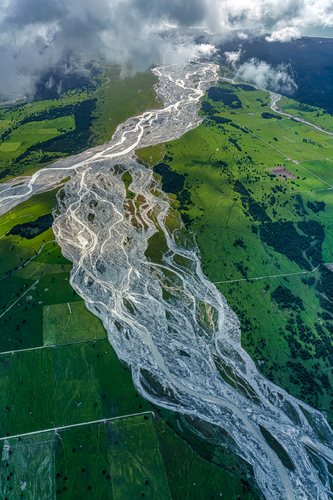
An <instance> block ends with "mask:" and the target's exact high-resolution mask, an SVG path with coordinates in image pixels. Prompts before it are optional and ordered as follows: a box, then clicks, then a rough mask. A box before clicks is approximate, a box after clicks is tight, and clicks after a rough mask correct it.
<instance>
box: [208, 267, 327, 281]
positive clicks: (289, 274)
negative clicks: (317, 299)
mask: <svg viewBox="0 0 333 500" xmlns="http://www.w3.org/2000/svg"><path fill="white" fill-rule="evenodd" d="M321 265H322V264H319V265H318V266H317V267H315V268H314V269H312V271H300V272H298V273H288V274H272V275H270V276H258V277H257V278H240V279H237V280H226V281H214V282H213V283H214V285H218V284H220V283H235V282H236V281H254V280H263V279H265V278H280V277H283V276H295V275H297V274H311V273H314V272H315V271H317V269H318V267H320V266H321ZM323 265H324V266H325V264H323Z"/></svg>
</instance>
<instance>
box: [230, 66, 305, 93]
mask: <svg viewBox="0 0 333 500" xmlns="http://www.w3.org/2000/svg"><path fill="white" fill-rule="evenodd" d="M288 69H289V68H288V66H287V65H279V66H276V67H273V66H271V65H270V64H268V63H266V62H264V61H259V60H258V59H255V58H252V59H250V60H249V61H246V62H245V63H244V64H242V65H241V66H239V67H238V69H237V71H236V78H237V79H240V80H243V81H245V82H249V83H254V84H255V85H256V86H257V87H259V88H260V89H265V90H272V91H275V92H281V93H286V94H292V93H293V92H294V91H295V90H296V89H297V85H296V83H295V82H294V80H293V78H292V76H291V75H290V74H289V73H288Z"/></svg>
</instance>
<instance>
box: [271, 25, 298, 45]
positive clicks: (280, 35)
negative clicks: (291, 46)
mask: <svg viewBox="0 0 333 500" xmlns="http://www.w3.org/2000/svg"><path fill="white" fill-rule="evenodd" d="M298 38H301V32H300V30H299V29H298V28H295V27H294V26H286V27H285V28H281V29H279V30H277V31H273V33H272V34H271V35H270V36H266V40H267V42H291V40H297V39H298Z"/></svg>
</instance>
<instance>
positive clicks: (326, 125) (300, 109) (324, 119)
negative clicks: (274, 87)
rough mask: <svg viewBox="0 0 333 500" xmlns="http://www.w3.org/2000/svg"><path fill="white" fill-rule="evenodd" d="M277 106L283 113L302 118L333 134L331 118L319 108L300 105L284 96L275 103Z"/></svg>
mask: <svg viewBox="0 0 333 500" xmlns="http://www.w3.org/2000/svg"><path fill="white" fill-rule="evenodd" d="M277 106H278V107H279V108H280V109H281V110H282V111H283V112H285V113H289V114H291V115H294V116H297V117H299V118H303V119H304V120H306V121H308V122H310V123H314V124H316V125H318V126H319V127H321V128H322V129H324V130H328V131H329V132H333V124H332V116H331V115H330V114H329V113H327V112H326V111H325V110H323V109H321V108H317V107H316V106H310V105H309V104H302V103H300V102H297V101H294V100H293V99H290V98H288V97H286V96H281V99H280V100H279V101H278V102H277Z"/></svg>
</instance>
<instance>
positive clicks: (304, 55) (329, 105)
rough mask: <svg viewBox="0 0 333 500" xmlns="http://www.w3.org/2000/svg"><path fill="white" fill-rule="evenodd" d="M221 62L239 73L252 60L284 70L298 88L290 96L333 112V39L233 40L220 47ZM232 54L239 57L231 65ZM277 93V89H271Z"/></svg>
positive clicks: (263, 38)
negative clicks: (284, 40) (229, 55)
mask: <svg viewBox="0 0 333 500" xmlns="http://www.w3.org/2000/svg"><path fill="white" fill-rule="evenodd" d="M218 48H219V55H220V60H221V62H222V63H223V64H226V65H228V66H229V67H230V66H231V67H232V66H233V69H235V70H236V71H237V70H239V68H241V67H242V66H243V65H244V64H246V63H247V62H248V61H251V60H253V59H255V60H258V61H264V62H265V63H267V64H268V65H270V66H271V67H272V68H273V69H274V68H277V67H280V68H281V67H282V68H284V71H285V72H287V74H288V75H289V76H290V78H292V79H293V81H294V82H295V84H296V86H295V87H294V88H293V89H291V91H290V92H288V91H285V92H284V91H283V89H282V93H285V94H287V95H288V94H289V95H291V96H292V97H293V99H296V100H298V101H301V102H303V103H306V104H311V105H313V106H318V107H321V108H324V109H325V110H327V111H328V112H329V113H331V114H332V113H333V39H332V38H317V37H302V38H299V39H297V40H292V41H289V42H279V41H268V40H267V37H265V36H260V37H258V38H249V39H247V40H242V41H241V43H239V42H238V43H236V42H235V41H234V40H233V41H229V42H224V43H222V44H219V46H218ZM226 53H227V55H228V54H229V53H233V54H237V56H235V57H236V58H237V61H236V62H235V63H231V61H230V57H229V58H228V57H227V55H226ZM270 90H274V89H270Z"/></svg>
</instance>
